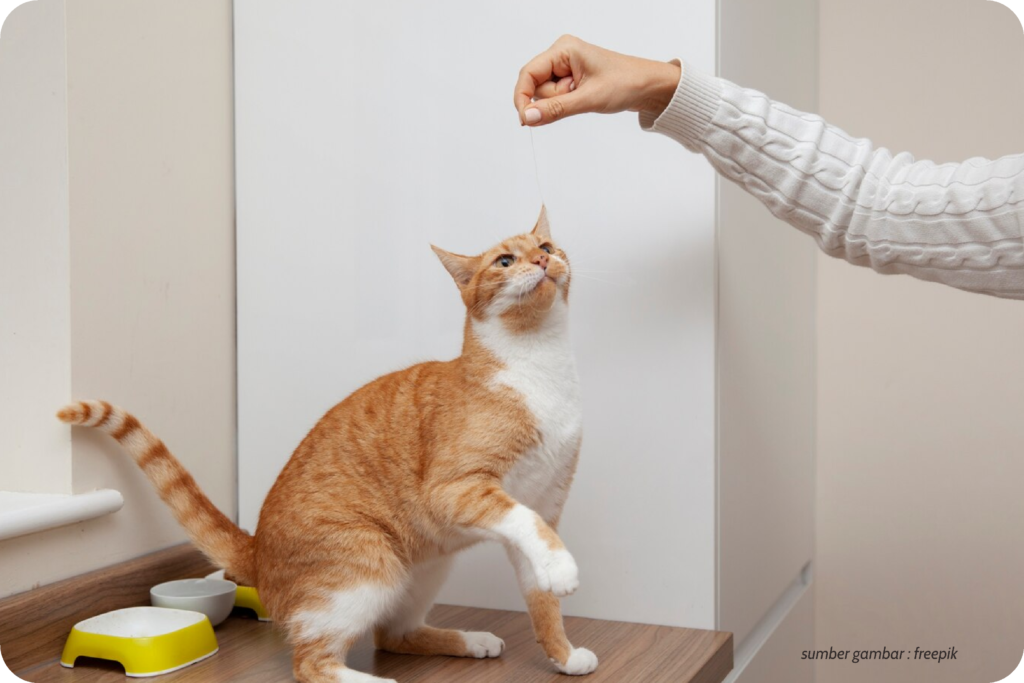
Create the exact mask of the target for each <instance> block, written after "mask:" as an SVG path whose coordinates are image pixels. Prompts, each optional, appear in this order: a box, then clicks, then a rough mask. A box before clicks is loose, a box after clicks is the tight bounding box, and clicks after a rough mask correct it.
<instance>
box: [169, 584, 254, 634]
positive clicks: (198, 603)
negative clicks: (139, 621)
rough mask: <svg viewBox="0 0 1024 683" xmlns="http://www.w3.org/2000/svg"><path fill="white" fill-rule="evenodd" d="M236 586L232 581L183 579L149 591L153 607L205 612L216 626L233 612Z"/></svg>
mask: <svg viewBox="0 0 1024 683" xmlns="http://www.w3.org/2000/svg"><path fill="white" fill-rule="evenodd" d="M237 588H238V586H236V585H235V584H234V583H233V582H231V581H225V580H223V579H182V580H181V581H168V582H167V583H161V584H160V585H159V586H154V587H153V588H151V589H150V591H149V599H150V601H151V602H152V603H153V606H154V607H170V608H171V609H187V610H192V611H193V612H202V613H203V614H205V615H206V616H207V617H209V619H210V623H211V624H213V625H214V626H216V625H217V624H219V623H221V622H222V621H224V620H225V619H227V618H228V615H229V614H231V608H232V607H234V606H235V590H236V589H237Z"/></svg>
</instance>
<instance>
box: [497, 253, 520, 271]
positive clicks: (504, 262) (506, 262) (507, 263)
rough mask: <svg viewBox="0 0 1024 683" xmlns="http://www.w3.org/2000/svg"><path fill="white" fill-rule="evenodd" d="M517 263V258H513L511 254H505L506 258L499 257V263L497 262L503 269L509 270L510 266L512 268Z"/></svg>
mask: <svg viewBox="0 0 1024 683" xmlns="http://www.w3.org/2000/svg"><path fill="white" fill-rule="evenodd" d="M515 262H516V257H515V256H512V255H511V254H505V255H504V256H499V257H498V261H497V263H498V265H499V266H501V267H502V268H508V267H509V266H511V265H512V264H513V263H515Z"/></svg>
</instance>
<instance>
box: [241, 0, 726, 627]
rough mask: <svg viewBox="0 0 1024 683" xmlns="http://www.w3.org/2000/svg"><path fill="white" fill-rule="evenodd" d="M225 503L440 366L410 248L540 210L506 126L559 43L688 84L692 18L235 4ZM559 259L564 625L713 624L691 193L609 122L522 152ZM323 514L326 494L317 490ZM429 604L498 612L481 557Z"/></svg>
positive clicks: (471, 245)
mask: <svg viewBox="0 0 1024 683" xmlns="http://www.w3.org/2000/svg"><path fill="white" fill-rule="evenodd" d="M235 12H236V69H237V76H236V78H237V80H236V89H237V91H236V96H237V145H238V146H237V154H238V157H237V160H238V163H237V182H238V211H239V214H238V220H239V224H238V277H239V290H238V292H239V301H238V315H239V317H238V334H239V419H240V425H239V428H240V435H239V438H240V442H239V447H240V504H241V519H242V522H243V524H245V525H247V526H249V527H253V526H254V525H255V523H256V519H257V514H258V510H259V507H260V505H261V503H262V500H263V498H264V496H265V494H266V492H267V490H268V489H269V487H270V485H271V483H272V482H273V479H274V478H275V477H276V475H277V472H278V471H279V470H280V468H281V466H282V465H283V464H284V462H285V461H286V459H287V458H288V457H289V455H290V454H291V452H292V450H293V449H294V447H295V446H296V445H297V444H298V442H299V440H300V439H301V438H302V436H303V435H304V434H305V433H306V431H307V430H308V429H309V428H310V427H311V426H312V425H313V424H314V423H315V422H316V420H317V419H318V418H319V416H320V415H321V414H322V413H323V412H324V411H326V410H327V409H328V408H330V407H331V405H333V404H334V403H335V402H337V401H338V400H340V399H342V398H343V397H344V396H345V395H347V394H348V393H350V392H351V391H352V390H354V389H356V388H357V387H359V386H360V385H361V384H363V383H365V382H366V381H368V380H370V379H372V378H374V377H376V376H377V375H380V374H382V373H385V372H389V371H392V370H395V369H397V368H400V367H403V366H405V365H408V364H410V363H414V362H417V361H420V360H424V359H431V358H451V357H453V356H454V355H456V354H458V352H459V347H460V341H461V333H462V320H463V316H464V310H463V307H462V304H461V302H460V300H459V298H458V296H457V293H456V290H455V288H454V286H453V285H452V283H451V281H450V279H449V277H448V275H447V274H446V273H445V272H444V270H443V269H442V268H441V266H440V265H439V264H438V263H437V261H436V258H435V257H434V256H433V254H431V252H430V250H429V248H428V244H429V243H431V242H433V243H436V244H438V245H439V246H442V247H444V248H447V249H451V250H454V251H459V252H476V251H480V250H483V249H485V248H487V247H488V246H490V245H491V244H492V243H494V242H495V241H497V240H499V239H500V238H503V237H505V236H508V235H510V234H513V233H516V232H519V231H523V230H526V229H528V228H529V227H530V226H531V225H532V222H533V219H534V218H535V216H536V213H537V210H538V208H539V203H540V198H539V196H538V190H537V186H536V182H535V178H534V161H533V156H532V153H531V141H530V133H529V131H528V130H527V129H524V128H520V127H519V125H518V121H517V118H516V114H515V111H514V109H513V107H512V104H511V101H512V85H513V83H514V80H515V76H516V73H517V71H518V69H519V67H520V66H521V65H522V63H523V62H524V61H525V60H526V59H528V58H529V57H531V56H532V55H533V54H534V53H536V52H538V51H539V50H541V49H542V48H544V47H546V46H547V45H548V44H549V43H551V42H552V41H553V40H554V39H555V38H556V37H557V36H558V35H559V34H560V33H562V32H566V31H572V32H574V33H577V34H578V35H580V36H581V37H583V38H585V39H587V40H590V41H593V42H596V43H598V44H603V45H606V46H608V47H610V48H613V49H617V50H620V51H623V52H629V53H639V54H644V55H649V56H651V57H654V58H663V59H669V58H671V57H676V56H685V57H686V58H688V59H690V60H692V61H693V62H694V63H695V64H697V65H698V66H699V67H700V68H702V69H705V70H712V69H713V68H714V55H715V3H713V2H710V1H709V0H692V1H688V2H668V1H666V0H660V1H653V0H648V1H646V2H637V3H629V4H625V3H618V2H613V1H611V0H602V1H601V2H582V1H579V2H561V3H547V2H539V1H533V0H530V1H527V2H518V3H478V2H468V1H460V2H454V1H447V2H440V3H429V4H428V3H413V2H401V3H400V2H393V1H391V2H374V3H336V2H326V1H322V2H311V1H306V2H292V3H279V2H271V1H270V0H247V1H246V2H239V3H236V8H235ZM534 135H535V143H536V148H537V156H538V162H539V168H540V173H541V181H542V187H543V193H544V195H545V197H546V199H547V203H548V206H549V209H550V214H551V219H552V223H553V230H554V234H555V237H556V239H558V240H559V241H560V242H561V243H562V244H563V245H564V246H565V248H566V249H567V251H568V253H569V254H570V256H571V257H572V259H573V263H574V266H575V269H576V270H575V273H576V279H575V281H574V287H573V295H572V300H571V308H572V316H573V333H574V340H575V346H576V351H577V358H578V363H579V370H580V375H581V379H582V383H583V390H584V401H585V410H586V423H585V436H584V446H583V457H582V463H581V465H580V469H579V475H578V477H577V481H576V485H575V488H574V491H573V494H572V495H571V496H570V499H569V504H568V507H567V511H566V514H565V517H564V523H563V535H564V537H565V540H566V542H567V544H568V546H569V548H570V549H571V550H572V551H573V552H574V553H575V555H576V557H577V559H578V561H579V563H580V566H581V576H582V581H583V587H582V588H581V590H580V592H579V594H578V595H577V596H574V597H573V598H571V599H569V600H568V601H566V611H567V612H569V613H574V614H583V615H590V616H600V617H606V618H615V619H625V620H636V621H648V622H656V623H664V624H681V625H693V626H703V627H711V626H713V625H714V618H715V615H714V609H715V605H714V586H715V521H714V514H715V498H714V496H715V486H714V481H715V480H714V477H715V467H714V365H715V359H714V325H715V321H714V313H715V309H714V176H713V173H712V171H711V168H710V167H709V166H708V165H707V163H706V162H705V161H704V160H703V159H701V158H699V157H696V156H694V155H691V154H688V153H687V152H685V151H684V150H683V149H682V148H680V147H679V146H678V145H675V144H674V143H672V142H671V141H669V140H667V139H664V138H660V137H655V136H653V135H645V134H643V133H641V132H640V130H639V128H638V126H637V123H636V119H635V117H633V116H629V115H623V116H618V117H614V118H607V117H596V116H594V117H584V118H581V119H578V120H572V121H569V122H566V123H563V124H560V125H559V126H557V127H555V128H553V129H551V130H538V131H536V132H535V133H534ZM340 495H344V493H343V492H342V493H340ZM442 599H443V600H446V601H450V602H459V603H463V604H476V605H482V606H494V607H515V608H518V607H520V606H521V604H522V602H521V599H520V598H519V596H518V595H517V592H516V589H515V585H514V581H513V578H512V572H511V570H510V569H508V568H507V566H506V560H505V558H504V553H503V552H501V551H500V549H499V548H496V547H488V548H482V549H477V550H474V551H472V552H471V553H470V554H469V555H468V556H467V557H465V558H462V561H461V562H460V564H459V566H458V568H457V569H456V571H455V575H454V576H453V578H452V580H451V581H450V582H449V586H448V587H447V588H446V590H445V592H444V593H443V596H442Z"/></svg>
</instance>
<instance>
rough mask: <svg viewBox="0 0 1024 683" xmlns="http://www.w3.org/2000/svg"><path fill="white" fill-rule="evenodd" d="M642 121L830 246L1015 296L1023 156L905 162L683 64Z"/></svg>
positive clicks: (867, 261)
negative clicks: (658, 105)
mask: <svg viewBox="0 0 1024 683" xmlns="http://www.w3.org/2000/svg"><path fill="white" fill-rule="evenodd" d="M640 123H641V126H642V127H643V128H644V129H645V130H652V131H656V132H659V133H663V134H665V135H668V136H669V137H671V138H673V139H675V140H677V141H678V142H680V143H682V144H683V145H684V146H685V147H686V148H687V149H690V150H691V151H694V152H700V153H701V154H703V155H704V156H706V157H707V158H708V160H710V161H711V163H712V164H713V165H714V167H715V168H716V169H717V170H718V172H719V173H721V174H722V175H723V176H725V177H726V178H728V179H729V180H731V181H733V182H735V183H738V184H739V185H740V186H742V187H743V188H744V189H746V190H747V191H748V192H750V193H751V194H752V195H754V196H755V197H757V198H758V199H759V200H760V201H761V202H762V203H764V205H765V206H767V207H768V209H769V210H770V211H771V212H772V213H773V214H774V215H775V216H777V217H778V218H780V219H782V220H783V221H786V222H787V223H789V224H790V225H793V226H794V227H796V228H798V229H799V230H802V231H803V232H806V233H807V234H809V235H811V236H813V237H814V238H815V239H816V240H817V242H818V245H819V246H820V247H821V249H822V250H823V251H824V252H825V253H827V254H829V255H830V256H835V257H839V258H844V259H846V260H847V261H849V262H850V263H854V264H857V265H863V266H869V267H871V268H873V269H874V270H876V271H878V272H880V273H906V274H908V275H913V276H914V277H917V278H921V279H922V280H931V281H934V282H941V283H943V284H947V285H950V286H952V287H957V288H960V289H965V290H968V291H972V292H980V293H984V294H992V295H995V296H1000V297H1007V298H1013V299H1024V239H1022V230H1024V154H1016V155H1012V156H1005V157H1002V158H1000V159H997V160H995V161H989V160H987V159H980V158H979V159H969V160H968V161H965V162H963V163H960V164H942V165H936V164H934V163H932V162H930V161H914V158H913V157H912V156H911V155H909V154H907V153H901V154H896V155H893V154H892V153H891V152H889V150H887V149H884V148H878V149H876V148H874V146H873V145H872V144H871V141H869V140H864V139H855V138H852V137H850V136H849V135H847V134H846V133H844V132H843V131H841V130H839V129H838V128H836V127H834V126H830V125H829V124H828V123H826V122H825V121H824V120H822V119H821V118H820V117H818V116H815V115H812V114H805V113H802V112H799V111H795V110H793V109H791V108H789V107H787V106H785V105H784V104H780V103H778V102H773V101H772V100H770V99H769V98H768V97H766V96H765V95H763V94H762V93H759V92H756V91H754V90H747V89H744V88H740V87H739V86H737V85H735V84H733V83H730V82H729V81H726V80H724V79H721V78H715V77H713V76H707V75H705V74H702V73H700V72H699V71H696V70H695V69H692V68H691V67H690V66H689V65H688V64H684V65H683V74H682V78H681V79H680V81H679V86H678V87H677V89H676V92H675V95H674V97H673V99H672V102H671V104H669V106H668V108H666V109H665V111H663V112H662V113H661V114H660V115H657V116H654V115H651V114H646V113H641V115H640Z"/></svg>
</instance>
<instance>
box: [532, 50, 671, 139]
mask: <svg viewBox="0 0 1024 683" xmlns="http://www.w3.org/2000/svg"><path fill="white" fill-rule="evenodd" d="M680 72H681V69H680V66H679V63H678V62H656V61H652V60H649V59H641V58H640V57H630V56H629V55H622V54H619V53H617V52H612V51H611V50H605V49H604V48H600V47H597V46H596V45H591V44H589V43H586V42H584V41H582V40H580V39H579V38H576V37H574V36H568V35H566V36H562V37H561V38H559V39H558V40H556V41H555V43H554V44H553V45H552V46H551V47H550V48H548V49H547V50H545V51H544V52H542V53H541V54H539V55H537V56H536V57H534V58H533V59H532V60H530V62H529V63H527V64H526V66H524V67H523V68H522V69H521V70H520V72H519V80H518V81H517V82H516V89H515V105H516V110H517V111H518V112H519V122H520V124H522V125H526V126H543V125H545V124H548V123H552V122H554V121H558V120H559V119H563V118H565V117H567V116H575V115H576V114H583V113H587V112H597V113H601V114H614V113H617V112H620V111H649V112H652V113H655V114H660V113H661V112H662V110H664V109H665V107H667V106H668V103H669V102H671V101H672V95H673V93H675V90H676V86H677V85H678V84H679V77H680Z"/></svg>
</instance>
